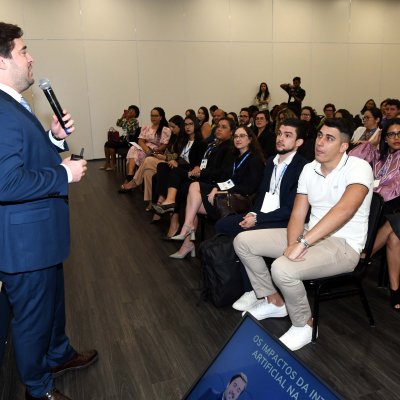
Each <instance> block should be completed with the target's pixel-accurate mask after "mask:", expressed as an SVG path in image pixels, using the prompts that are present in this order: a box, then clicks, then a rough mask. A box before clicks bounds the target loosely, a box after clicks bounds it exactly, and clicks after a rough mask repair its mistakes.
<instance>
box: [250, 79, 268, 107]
mask: <svg viewBox="0 0 400 400" xmlns="http://www.w3.org/2000/svg"><path fill="white" fill-rule="evenodd" d="M270 101H271V95H270V93H269V89H268V85H267V84H266V83H265V82H261V83H260V88H259V89H258V93H257V94H256V97H255V99H254V105H255V106H257V107H258V109H259V110H260V111H262V110H268V104H269V102H270Z"/></svg>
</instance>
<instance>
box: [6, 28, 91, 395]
mask: <svg viewBox="0 0 400 400" xmlns="http://www.w3.org/2000/svg"><path fill="white" fill-rule="evenodd" d="M22 34H23V32H22V30H21V29H20V28H19V27H18V26H16V25H11V24H7V23H3V22H0V281H2V282H3V286H4V289H5V293H6V295H7V297H8V301H9V303H10V305H11V309H12V315H13V319H12V335H13V344H14V350H15V356H16V362H17V368H18V371H19V375H20V377H21V379H22V381H23V382H24V384H25V385H26V394H25V398H26V399H47V400H63V399H68V397H66V396H64V395H63V394H61V393H60V392H59V391H58V390H57V389H55V387H54V381H53V377H56V376H60V375H62V374H63V373H65V372H67V371H70V370H74V369H80V368H84V367H86V366H88V365H90V364H91V363H93V362H94V361H96V360H97V352H96V351H95V350H91V351H88V352H84V353H77V352H76V351H75V350H74V349H73V348H72V347H71V345H70V343H69V339H68V337H67V336H66V335H65V305H64V280H63V267H62V262H63V260H64V259H65V258H66V257H67V256H68V254H69V211H68V201H67V200H68V199H67V196H68V184H69V183H72V182H78V181H80V179H81V178H82V177H83V176H84V175H85V172H86V169H87V167H86V161H85V160H71V159H70V158H66V159H65V160H61V158H60V156H59V152H61V151H63V150H66V149H67V146H66V143H65V138H66V137H67V136H68V134H70V133H72V132H73V131H74V129H75V128H74V121H73V120H72V119H71V115H70V114H68V113H64V117H63V120H64V123H65V127H66V129H67V132H66V131H65V130H64V129H63V128H62V126H61V125H60V123H59V122H58V121H57V118H56V117H55V116H53V121H52V123H51V127H50V131H48V132H46V131H45V130H44V129H43V127H42V126H41V124H40V122H39V121H38V120H37V118H36V117H35V116H34V115H33V114H32V112H31V110H30V107H29V105H28V103H27V102H26V100H25V99H24V98H23V97H22V96H21V93H22V92H24V91H25V90H26V89H28V88H29V87H30V86H31V85H32V84H33V83H34V79H33V74H32V63H33V59H32V57H31V55H30V54H29V53H28V51H27V47H26V45H25V43H24V41H23V39H22Z"/></svg>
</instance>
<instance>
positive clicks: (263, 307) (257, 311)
mask: <svg viewBox="0 0 400 400" xmlns="http://www.w3.org/2000/svg"><path fill="white" fill-rule="evenodd" d="M247 311H248V312H249V313H250V314H251V315H252V316H253V317H255V318H256V319H258V320H259V321H260V320H261V319H265V318H282V317H286V315H288V313H287V310H286V306H285V305H283V306H280V307H279V306H276V305H275V304H272V303H268V301H267V300H262V301H260V302H257V304H256V305H255V306H253V307H252V308H250V309H249V310H247ZM245 313H246V311H244V312H243V313H242V316H243V315H244V314H245Z"/></svg>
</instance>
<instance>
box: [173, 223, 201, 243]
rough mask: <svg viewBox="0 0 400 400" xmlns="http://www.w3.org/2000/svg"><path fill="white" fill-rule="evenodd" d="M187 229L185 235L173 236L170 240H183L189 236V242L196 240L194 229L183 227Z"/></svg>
mask: <svg viewBox="0 0 400 400" xmlns="http://www.w3.org/2000/svg"><path fill="white" fill-rule="evenodd" d="M183 226H184V227H186V228H187V229H188V231H187V232H186V233H181V234H179V235H175V236H172V237H171V240H185V239H186V238H187V237H188V236H189V235H190V240H196V233H195V231H194V229H193V228H192V227H191V226H189V225H186V224H185V225H183Z"/></svg>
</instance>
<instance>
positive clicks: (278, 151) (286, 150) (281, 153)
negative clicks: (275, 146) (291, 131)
mask: <svg viewBox="0 0 400 400" xmlns="http://www.w3.org/2000/svg"><path fill="white" fill-rule="evenodd" d="M292 151H294V149H285V150H277V151H276V152H277V154H280V155H283V154H287V153H291V152H292Z"/></svg>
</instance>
